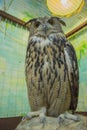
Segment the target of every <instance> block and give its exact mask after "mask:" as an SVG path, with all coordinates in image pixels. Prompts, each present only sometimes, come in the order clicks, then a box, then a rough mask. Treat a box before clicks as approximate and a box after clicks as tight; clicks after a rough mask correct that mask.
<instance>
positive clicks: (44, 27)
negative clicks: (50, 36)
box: [43, 24, 47, 33]
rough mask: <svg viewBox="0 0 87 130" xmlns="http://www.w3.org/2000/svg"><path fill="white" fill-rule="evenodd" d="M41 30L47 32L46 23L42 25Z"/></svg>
mask: <svg viewBox="0 0 87 130" xmlns="http://www.w3.org/2000/svg"><path fill="white" fill-rule="evenodd" d="M43 31H44V32H45V33H46V32H47V25H46V24H44V25H43Z"/></svg>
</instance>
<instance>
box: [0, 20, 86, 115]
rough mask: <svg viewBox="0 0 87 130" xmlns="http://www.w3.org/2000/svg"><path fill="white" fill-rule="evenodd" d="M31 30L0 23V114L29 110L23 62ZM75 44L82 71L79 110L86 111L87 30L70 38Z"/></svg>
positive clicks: (22, 112)
mask: <svg viewBox="0 0 87 130" xmlns="http://www.w3.org/2000/svg"><path fill="white" fill-rule="evenodd" d="M28 35H29V34H28V31H27V30H24V29H23V28H19V27H18V26H16V27H15V26H13V25H11V24H6V22H0V117H11V116H19V115H21V114H24V113H27V112H28V111H30V108H29V105H28V98H27V87H26V83H25V74H24V63H25V52H26V46H27V40H28ZM69 40H70V41H71V42H72V44H73V45H74V46H75V49H76V52H77V56H78V62H79V70H80V92H79V103H78V110H79V111H86V110H87V102H86V99H87V94H86V90H87V48H86V47H87V46H86V44H87V29H86V28H85V29H84V30H82V31H81V32H79V33H78V34H76V35H75V36H73V37H71V38H69Z"/></svg>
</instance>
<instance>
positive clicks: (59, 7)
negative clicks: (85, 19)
mask: <svg viewBox="0 0 87 130" xmlns="http://www.w3.org/2000/svg"><path fill="white" fill-rule="evenodd" d="M83 5H84V0H47V7H48V9H49V10H50V11H51V13H52V14H53V15H55V16H60V17H64V16H66V17H69V16H71V15H73V14H76V13H78V12H79V11H80V10H81V9H82V7H83Z"/></svg>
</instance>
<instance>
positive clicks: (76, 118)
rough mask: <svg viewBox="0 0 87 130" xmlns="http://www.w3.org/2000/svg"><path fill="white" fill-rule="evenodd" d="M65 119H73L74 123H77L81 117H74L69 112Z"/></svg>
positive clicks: (66, 113)
mask: <svg viewBox="0 0 87 130" xmlns="http://www.w3.org/2000/svg"><path fill="white" fill-rule="evenodd" d="M64 117H65V118H67V119H71V120H73V121H77V122H78V121H80V117H79V116H78V115H73V114H70V113H68V112H65V114H64Z"/></svg>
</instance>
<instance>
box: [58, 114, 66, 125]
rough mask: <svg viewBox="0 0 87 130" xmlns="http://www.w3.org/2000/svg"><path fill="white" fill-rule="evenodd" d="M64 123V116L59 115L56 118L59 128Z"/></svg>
mask: <svg viewBox="0 0 87 130" xmlns="http://www.w3.org/2000/svg"><path fill="white" fill-rule="evenodd" d="M64 121H65V117H64V114H61V115H60V116H58V117H57V122H58V124H59V126H62V125H63V124H64Z"/></svg>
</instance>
